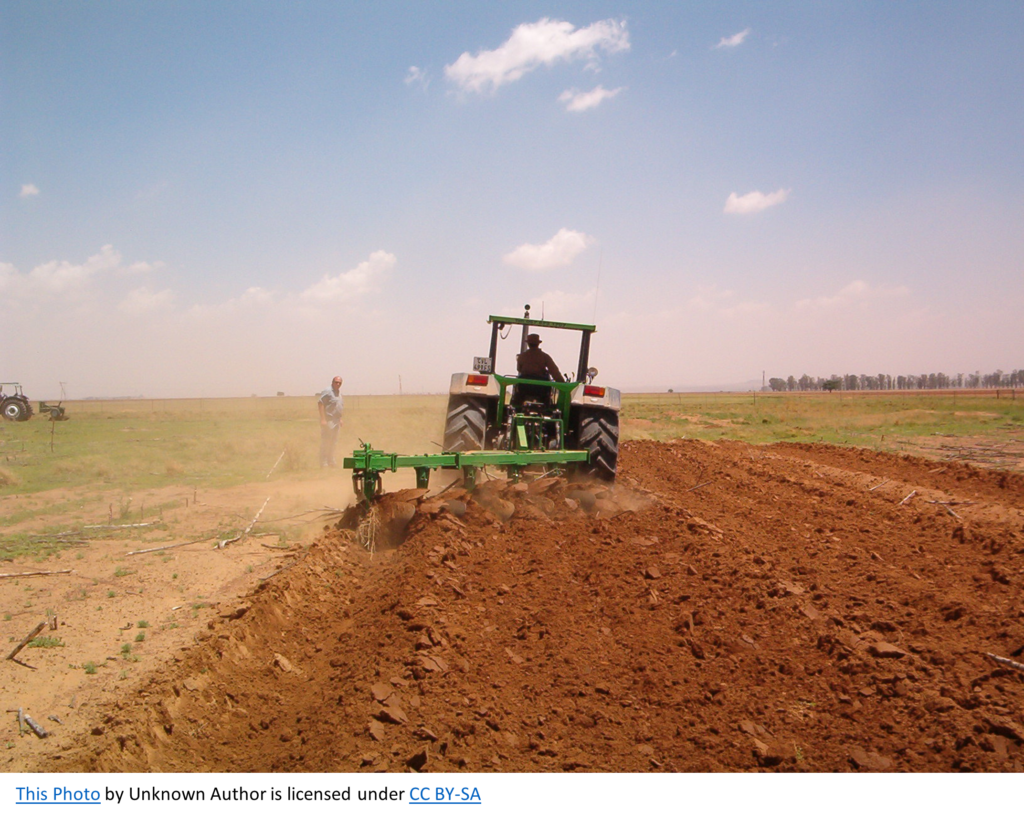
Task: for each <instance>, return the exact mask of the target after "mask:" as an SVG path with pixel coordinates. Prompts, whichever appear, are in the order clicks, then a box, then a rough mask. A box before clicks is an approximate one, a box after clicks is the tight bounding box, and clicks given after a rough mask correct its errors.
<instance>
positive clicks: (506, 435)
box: [442, 306, 621, 480]
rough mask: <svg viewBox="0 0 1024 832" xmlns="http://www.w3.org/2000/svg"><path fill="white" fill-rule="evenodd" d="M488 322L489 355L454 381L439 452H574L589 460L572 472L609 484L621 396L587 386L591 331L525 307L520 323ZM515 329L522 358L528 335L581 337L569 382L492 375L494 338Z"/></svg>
mask: <svg viewBox="0 0 1024 832" xmlns="http://www.w3.org/2000/svg"><path fill="white" fill-rule="evenodd" d="M488 323H490V324H491V345H490V352H489V354H488V356H487V357H486V358H477V359H474V372H472V373H455V374H454V375H452V379H451V386H450V387H449V394H448V416H447V419H446V421H445V431H444V444H443V446H442V451H444V452H445V453H451V452H455V451H477V450H491V449H493V450H508V451H525V450H529V451H561V450H580V451H586V452H587V453H588V454H589V459H588V460H587V461H586V462H576V463H570V464H569V467H570V468H571V469H572V470H575V471H576V472H578V473H583V474H587V475H592V476H596V477H599V478H601V479H605V480H613V479H615V469H616V466H617V463H618V456H619V409H620V408H621V395H620V393H619V391H618V390H616V389H615V388H613V387H599V386H597V385H595V384H593V380H594V377H595V376H596V375H597V370H596V369H594V368H592V367H590V366H589V362H590V337H591V335H592V334H593V333H594V332H595V331H596V329H597V328H596V327H595V326H593V325H591V324H572V323H563V322H561V321H543V320H535V319H533V318H531V317H530V307H529V306H527V307H526V311H525V313H524V315H523V317H522V318H505V317H499V316H497V315H492V316H491V317H490V318H488ZM514 326H521V327H522V337H521V338H520V341H519V347H520V351H525V350H526V342H527V338H528V337H529V335H530V330H531V328H549V329H560V330H571V331H577V332H579V333H580V334H581V337H580V351H579V357H578V360H577V365H576V373H575V377H573V375H572V374H571V373H570V374H569V376H568V380H566V381H553V380H548V381H544V380H538V379H535V378H520V377H518V376H504V375H499V374H498V373H496V372H494V368H495V365H496V361H497V351H498V341H499V337H500V334H501V332H502V331H504V330H505V329H506V327H514ZM505 337H507V335H506V336H505Z"/></svg>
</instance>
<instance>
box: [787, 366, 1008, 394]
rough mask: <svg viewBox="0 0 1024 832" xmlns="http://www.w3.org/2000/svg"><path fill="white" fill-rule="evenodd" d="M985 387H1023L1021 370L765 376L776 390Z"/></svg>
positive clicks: (956, 388) (967, 388)
mask: <svg viewBox="0 0 1024 832" xmlns="http://www.w3.org/2000/svg"><path fill="white" fill-rule="evenodd" d="M989 387H1024V370H1014V371H1013V372H1011V373H1004V372H1003V371H1002V370H996V371H995V372H992V373H981V372H980V371H979V372H974V373H957V374H956V375H946V374H945V373H921V374H920V375H905V376H891V375H888V374H886V373H879V374H878V375H874V376H869V375H863V374H861V375H845V376H840V375H832V376H829V377H828V378H822V377H812V376H809V375H807V374H806V373H804V375H802V376H800V378H796V377H795V376H790V377H789V378H770V379H768V389H769V390H772V391H774V392H776V393H786V392H790V393H791V392H796V391H799V392H808V391H822V390H824V391H832V390H977V389H979V388H989Z"/></svg>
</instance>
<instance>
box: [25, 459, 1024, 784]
mask: <svg viewBox="0 0 1024 832" xmlns="http://www.w3.org/2000/svg"><path fill="white" fill-rule="evenodd" d="M908 495H912V496H909V498H908ZM459 496H460V495H459V494H458V493H457V492H449V493H448V494H446V495H443V497H442V498H440V499H438V498H435V499H432V500H426V501H424V500H423V498H422V494H411V495H410V494H406V495H402V496H401V497H399V498H396V499H395V502H401V501H402V499H403V498H404V500H405V502H407V503H411V504H412V508H410V509H408V510H406V511H405V513H404V515H403V516H404V518H405V520H408V519H409V516H412V519H411V522H409V525H408V529H407V534H408V537H407V539H406V540H405V542H404V543H402V544H401V545H400V546H399V547H398V548H397V549H394V550H390V551H386V552H382V551H378V552H377V553H376V554H375V555H372V556H371V555H370V554H369V553H367V552H366V551H365V550H364V549H363V548H362V547H360V546H359V545H358V544H357V543H356V542H355V540H354V535H353V534H352V533H350V532H346V531H343V530H340V529H332V530H330V531H328V532H327V533H325V535H324V536H323V537H322V539H320V540H319V541H318V542H317V543H316V544H314V545H313V546H312V547H311V549H310V551H309V553H308V554H307V555H306V556H305V557H304V558H302V559H301V560H298V561H297V562H296V563H295V564H294V565H293V566H292V567H291V568H289V569H286V570H284V571H282V572H281V573H280V574H278V575H276V576H275V577H273V578H272V579H270V580H268V581H267V582H266V583H265V584H264V585H263V587H262V589H261V590H260V591H259V592H258V593H257V594H256V595H255V596H254V597H252V598H249V599H244V600H243V602H241V603H240V604H239V606H238V609H237V610H235V611H233V612H231V613H229V614H226V615H224V616H222V617H221V618H220V619H219V620H218V622H217V623H216V624H215V625H211V629H210V631H209V632H208V634H207V635H206V636H205V637H204V638H203V639H202V640H201V642H200V643H199V644H198V645H196V646H195V647H193V648H190V649H189V650H187V651H185V652H183V654H182V655H181V656H180V657H179V658H177V659H176V660H175V661H174V662H171V663H169V665H168V666H167V667H165V668H164V669H163V671H162V672H160V673H158V674H157V675H156V676H155V677H153V678H152V679H150V680H149V681H148V682H147V683H146V685H145V686H143V687H142V688H141V689H140V690H139V691H138V693H137V694H136V696H135V698H134V699H133V701H130V702H122V703H121V705H120V708H119V709H117V710H115V711H113V712H108V713H107V714H106V715H105V716H101V715H99V713H98V712H97V715H96V717H95V720H94V721H95V727H94V728H93V730H92V733H91V734H90V735H88V736H86V737H84V738H82V739H81V740H80V741H79V742H78V744H77V745H75V746H74V747H73V748H72V749H71V750H69V751H64V752H63V753H61V754H60V755H59V756H53V757H51V758H49V759H48V760H46V761H45V764H44V767H45V768H51V769H54V770H70V771H95V770H99V771H139V770H143V771H144V770H153V771H355V770H364V771H407V770H410V769H412V770H421V771H435V772H440V771H460V770H461V771H521V772H526V771H615V772H634V771H652V770H653V771H744V770H755V769H776V770H788V771H851V770H872V771H950V770H979V771H1019V770H1021V768H1022V766H1024V750H1022V744H1024V674H1021V673H1020V672H1018V671H1017V670H1015V669H1013V668H1012V667H1011V666H1009V665H1007V664H1005V663H997V662H995V661H994V660H993V659H991V658H989V657H988V656H986V653H990V654H993V655H996V656H1000V657H1004V658H1008V659H1012V658H1014V657H1016V659H1015V660H1016V661H1021V660H1024V657H1022V656H1021V655H1020V654H1021V653H1022V652H1024V598H1022V588H1024V568H1022V567H1024V561H1022V554H1024V477H1021V476H1018V475H1013V474H1001V473H998V472H990V471H981V470H977V469H974V468H971V467H968V466H966V465H962V464H946V465H939V464H937V463H935V462H933V461H927V460H922V459H917V458H910V457H895V456H889V455H883V454H878V453H873V452H869V451H863V450H856V449H842V448H836V447H833V446H825V445H815V446H794V445H778V446H771V447H768V448H764V447H754V446H749V445H744V444H740V443H716V444H711V443H704V442H694V441H676V442H670V443H657V442H633V443H627V444H626V445H625V446H624V447H623V449H622V455H621V458H620V477H619V481H618V483H617V485H616V486H615V487H614V489H612V490H611V491H606V490H604V489H603V488H602V487H601V486H594V485H591V486H588V487H586V488H580V487H578V486H577V487H574V486H571V485H568V484H566V483H563V482H561V481H558V480H548V481H544V480H541V481H538V482H537V483H534V484H533V485H531V486H530V487H529V488H525V487H503V486H502V485H491V486H488V487H486V488H485V490H484V491H483V492H482V494H481V495H480V497H479V498H478V499H477V500H471V501H468V502H467V501H465V500H460V499H458V497H459ZM414 512H415V513H414ZM399 514H402V512H399Z"/></svg>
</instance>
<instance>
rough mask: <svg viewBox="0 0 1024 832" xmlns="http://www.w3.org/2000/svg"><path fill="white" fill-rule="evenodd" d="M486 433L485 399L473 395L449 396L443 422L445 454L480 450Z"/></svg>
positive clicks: (443, 449)
mask: <svg viewBox="0 0 1024 832" xmlns="http://www.w3.org/2000/svg"><path fill="white" fill-rule="evenodd" d="M486 435H487V401H486V399H480V398H477V397H475V396H449V398H448V416H447V418H446V419H445V423H444V444H443V445H442V446H441V450H442V451H444V453H446V454H450V453H462V452H463V451H481V450H483V447H484V441H485V437H486Z"/></svg>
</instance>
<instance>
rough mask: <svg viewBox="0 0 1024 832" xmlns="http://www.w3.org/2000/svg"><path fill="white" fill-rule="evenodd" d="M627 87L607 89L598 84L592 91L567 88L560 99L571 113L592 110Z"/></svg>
mask: <svg viewBox="0 0 1024 832" xmlns="http://www.w3.org/2000/svg"><path fill="white" fill-rule="evenodd" d="M623 89H625V87H618V88H616V89H614V90H606V89H605V88H604V87H603V86H601V85H600V84H598V85H597V86H596V87H594V89H592V90H591V91H590V92H579V91H578V90H575V89H572V90H566V91H565V92H563V93H562V94H561V95H560V96H558V100H559V101H561V102H563V103H564V104H565V109H566V111H567V112H570V113H582V112H583V111H584V110H590V109H592V108H593V107H596V106H597V105H598V104H600V103H601V102H602V101H604V100H605V99H606V98H614V97H615V96H616V95H618V94H619V93H620V92H622V90H623Z"/></svg>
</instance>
